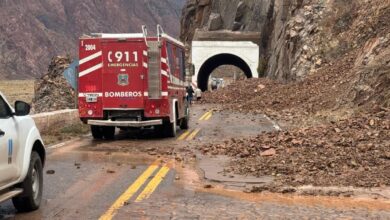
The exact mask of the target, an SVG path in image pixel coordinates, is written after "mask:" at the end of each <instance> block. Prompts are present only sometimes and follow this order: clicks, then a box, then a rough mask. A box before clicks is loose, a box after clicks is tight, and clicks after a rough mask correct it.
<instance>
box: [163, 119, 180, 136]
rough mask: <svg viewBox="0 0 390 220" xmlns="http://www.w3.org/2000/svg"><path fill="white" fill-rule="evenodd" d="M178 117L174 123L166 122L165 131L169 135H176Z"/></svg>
mask: <svg viewBox="0 0 390 220" xmlns="http://www.w3.org/2000/svg"><path fill="white" fill-rule="evenodd" d="M176 124H177V123H176V117H175V119H174V121H173V122H172V123H170V122H166V123H165V124H164V131H165V135H166V136H167V137H176Z"/></svg>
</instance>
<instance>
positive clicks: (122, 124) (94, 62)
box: [78, 26, 189, 139]
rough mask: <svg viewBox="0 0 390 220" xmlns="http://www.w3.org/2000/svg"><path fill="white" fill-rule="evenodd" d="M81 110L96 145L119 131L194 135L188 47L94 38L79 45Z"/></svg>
mask: <svg viewBox="0 0 390 220" xmlns="http://www.w3.org/2000/svg"><path fill="white" fill-rule="evenodd" d="M79 49H80V50H79V56H80V60H79V74H78V75H79V80H78V106H79V114H80V118H81V120H82V121H83V122H84V123H86V124H89V125H91V131H92V135H93V137H94V138H95V139H102V138H105V139H113V138H114V134H115V128H123V129H128V128H148V127H149V128H151V127H154V128H155V129H157V131H158V132H161V134H163V135H165V136H169V137H174V136H176V127H177V126H180V128H182V129H188V121H189V106H188V103H187V101H186V83H185V79H186V70H185V54H184V51H185V50H184V45H183V44H182V43H181V42H179V41H177V40H175V39H174V38H172V37H170V36H168V35H167V34H165V33H164V32H163V30H162V28H161V27H160V26H157V36H156V37H148V36H147V30H146V28H145V27H144V26H143V27H142V33H139V34H92V35H91V36H83V37H81V38H80V42H79Z"/></svg>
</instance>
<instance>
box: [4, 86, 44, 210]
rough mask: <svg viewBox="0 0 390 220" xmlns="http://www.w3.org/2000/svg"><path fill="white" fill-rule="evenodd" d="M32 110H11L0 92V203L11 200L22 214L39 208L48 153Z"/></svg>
mask: <svg viewBox="0 0 390 220" xmlns="http://www.w3.org/2000/svg"><path fill="white" fill-rule="evenodd" d="M29 113H30V106H29V105H28V104H27V103H25V102H22V101H16V102H15V108H13V107H11V106H10V105H9V103H8V102H7V100H6V99H5V97H4V96H3V94H2V93H1V92H0V202H3V201H6V200H8V199H11V198H12V202H13V204H14V206H15V208H16V209H17V210H18V211H20V212H28V211H33V210H36V209H38V208H39V206H40V203H41V198H42V186H43V184H42V183H43V172H42V168H43V165H44V162H45V157H46V152H45V148H44V145H43V142H42V139H41V136H40V134H39V131H38V129H37V127H36V126H35V122H34V120H33V119H32V118H31V117H30V116H28V114H29Z"/></svg>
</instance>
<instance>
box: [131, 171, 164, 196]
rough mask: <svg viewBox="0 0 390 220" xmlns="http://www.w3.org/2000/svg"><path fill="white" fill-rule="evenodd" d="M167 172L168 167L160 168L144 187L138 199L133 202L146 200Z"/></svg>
mask: <svg viewBox="0 0 390 220" xmlns="http://www.w3.org/2000/svg"><path fill="white" fill-rule="evenodd" d="M168 172H169V167H168V166H167V165H165V166H163V167H161V169H160V170H159V171H158V173H157V174H156V176H154V178H153V179H152V180H151V181H150V182H149V184H148V185H147V186H146V187H145V189H144V191H142V192H141V194H139V195H138V197H137V198H136V199H135V202H141V201H142V200H144V199H148V198H149V197H150V195H152V193H153V192H154V191H155V190H156V189H157V187H158V186H159V185H160V183H161V182H162V181H163V179H164V177H165V176H166V175H167V174H168Z"/></svg>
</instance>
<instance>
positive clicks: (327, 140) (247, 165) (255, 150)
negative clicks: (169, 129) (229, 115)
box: [198, 106, 390, 187]
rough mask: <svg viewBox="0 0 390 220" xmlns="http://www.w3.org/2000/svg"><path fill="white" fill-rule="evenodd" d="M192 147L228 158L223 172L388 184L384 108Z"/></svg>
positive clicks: (388, 133) (293, 181)
mask: <svg viewBox="0 0 390 220" xmlns="http://www.w3.org/2000/svg"><path fill="white" fill-rule="evenodd" d="M198 149H199V150H200V151H201V152H202V153H203V154H208V155H228V156H230V157H232V158H233V159H232V161H231V165H230V166H229V167H227V168H226V169H225V171H226V172H227V173H229V172H234V173H238V174H244V175H255V176H274V177H276V184H281V185H284V186H286V185H287V186H300V185H314V186H356V187H379V186H390V172H389V169H390V152H389V149H390V109H388V108H383V107H379V106H376V107H375V108H374V109H373V110H372V111H371V112H370V113H369V114H362V115H357V116H356V117H353V118H350V119H346V120H342V121H340V122H338V123H333V124H327V125H319V126H315V127H308V128H301V129H292V130H290V131H278V132H272V133H263V134H260V135H258V136H257V137H253V138H248V139H231V140H227V141H225V142H223V143H219V144H211V145H204V146H200V147H198Z"/></svg>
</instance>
